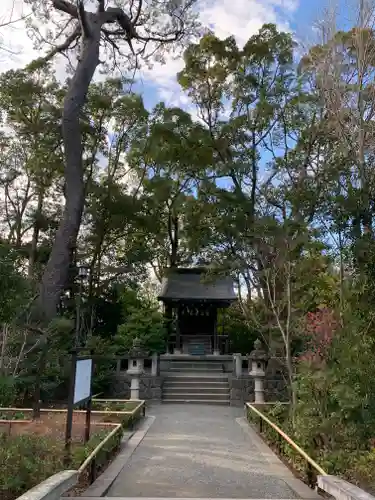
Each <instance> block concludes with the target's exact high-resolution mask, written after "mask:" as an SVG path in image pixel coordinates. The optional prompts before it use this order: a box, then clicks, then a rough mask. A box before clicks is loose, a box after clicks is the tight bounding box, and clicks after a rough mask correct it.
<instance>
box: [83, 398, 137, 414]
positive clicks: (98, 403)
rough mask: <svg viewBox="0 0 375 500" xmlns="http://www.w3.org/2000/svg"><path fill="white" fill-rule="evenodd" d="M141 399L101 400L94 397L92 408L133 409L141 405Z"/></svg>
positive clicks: (104, 409) (109, 409)
mask: <svg viewBox="0 0 375 500" xmlns="http://www.w3.org/2000/svg"><path fill="white" fill-rule="evenodd" d="M139 403H140V401H128V400H126V399H125V400H123V401H121V400H110V399H107V400H104V399H103V400H100V399H93V401H92V409H93V410H102V411H133V410H135V408H137V406H138V405H139Z"/></svg>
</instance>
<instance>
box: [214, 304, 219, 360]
mask: <svg viewBox="0 0 375 500" xmlns="http://www.w3.org/2000/svg"><path fill="white" fill-rule="evenodd" d="M213 354H216V355H218V354H220V352H219V348H218V341H217V309H216V308H215V313H214V352H213Z"/></svg>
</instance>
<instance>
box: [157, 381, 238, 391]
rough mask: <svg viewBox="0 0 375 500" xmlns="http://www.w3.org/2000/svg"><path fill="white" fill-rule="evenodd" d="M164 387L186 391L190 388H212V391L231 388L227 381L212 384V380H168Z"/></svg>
mask: <svg viewBox="0 0 375 500" xmlns="http://www.w3.org/2000/svg"><path fill="white" fill-rule="evenodd" d="M164 387H176V389H177V388H178V389H186V388H189V387H201V388H202V389H206V388H212V389H215V390H216V389H226V388H227V387H229V385H228V382H227V381H223V382H212V381H211V380H208V381H203V382H202V380H200V381H196V382H190V381H189V380H181V381H180V380H169V379H167V380H166V381H165V382H164Z"/></svg>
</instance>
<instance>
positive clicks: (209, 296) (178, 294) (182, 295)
mask: <svg viewBox="0 0 375 500" xmlns="http://www.w3.org/2000/svg"><path fill="white" fill-rule="evenodd" d="M207 274H208V276H207V279H205V278H204V275H207ZM209 274H210V272H209V269H208V268H207V267H195V268H176V269H168V271H167V273H166V277H165V278H164V279H163V282H162V285H161V291H160V293H159V296H158V299H159V300H161V301H163V302H169V301H206V302H223V303H228V302H229V303H230V302H233V301H235V300H237V296H236V294H235V292H234V289H233V280H232V278H230V277H228V276H225V277H222V276H210V275H209ZM202 275H203V276H202Z"/></svg>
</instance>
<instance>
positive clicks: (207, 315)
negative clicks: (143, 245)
mask: <svg viewBox="0 0 375 500" xmlns="http://www.w3.org/2000/svg"><path fill="white" fill-rule="evenodd" d="M158 299H159V300H160V301H162V302H163V304H164V313H165V318H166V323H167V329H168V338H169V342H168V344H169V349H170V350H171V351H173V353H174V354H191V355H207V354H208V355H209V354H215V355H219V354H227V352H225V351H227V350H228V347H226V346H225V342H223V341H224V340H225V338H226V336H225V333H224V331H223V328H224V325H223V324H222V325H219V326H220V335H218V312H219V311H222V314H220V317H221V318H224V314H223V311H224V310H225V309H226V308H228V307H229V306H230V305H231V303H232V302H233V301H235V300H237V297H236V294H235V292H234V288H233V280H232V279H231V278H228V277H217V276H215V277H213V276H211V275H210V273H209V272H208V270H207V269H206V268H201V267H200V268H175V269H169V270H168V271H167V273H166V277H165V279H164V280H163V283H162V288H161V292H160V294H159V296H158Z"/></svg>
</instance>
